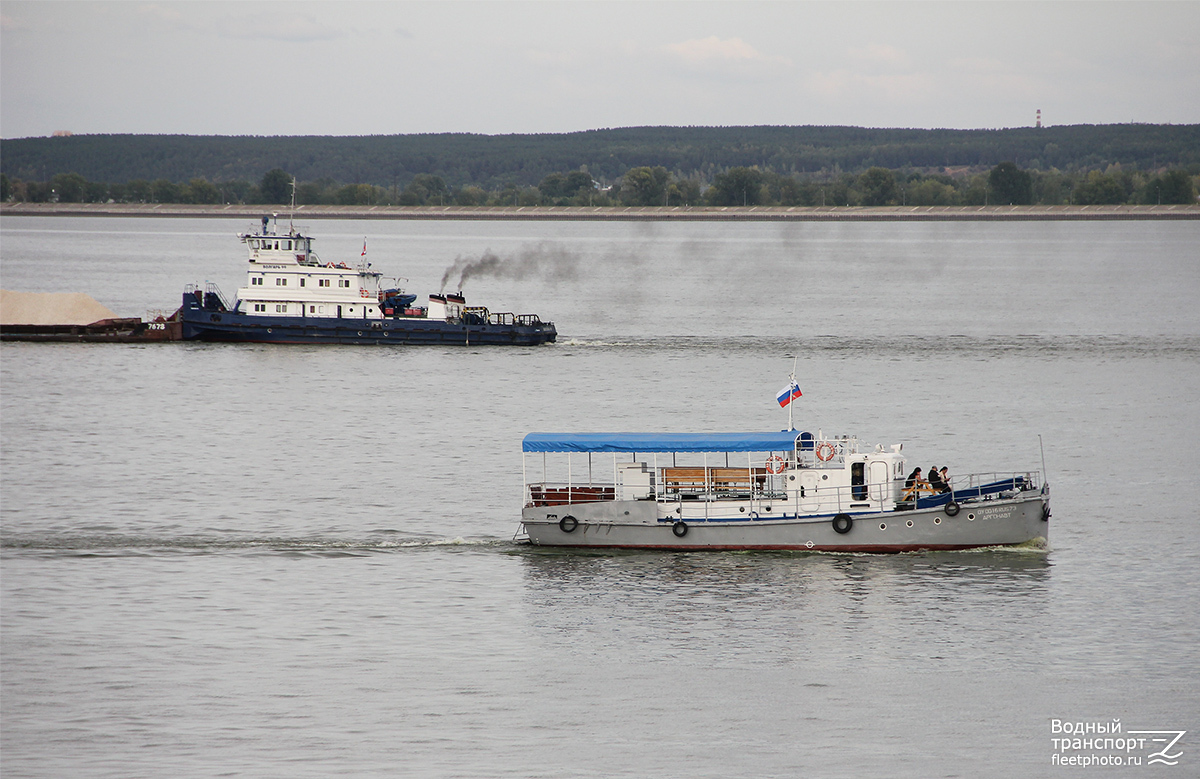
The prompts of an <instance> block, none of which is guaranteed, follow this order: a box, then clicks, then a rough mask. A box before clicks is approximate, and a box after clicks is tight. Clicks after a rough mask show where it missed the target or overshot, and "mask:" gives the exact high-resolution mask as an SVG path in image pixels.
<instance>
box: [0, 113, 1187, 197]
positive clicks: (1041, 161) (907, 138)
mask: <svg viewBox="0 0 1200 779" xmlns="http://www.w3.org/2000/svg"><path fill="white" fill-rule="evenodd" d="M1004 161H1011V162H1015V163H1016V164H1017V165H1018V166H1019V167H1021V168H1029V169H1033V170H1049V169H1051V168H1057V169H1059V170H1064V171H1086V170H1095V169H1100V170H1103V169H1106V168H1108V167H1109V166H1110V165H1113V164H1119V165H1120V166H1122V167H1124V168H1126V169H1128V168H1134V169H1139V170H1152V169H1159V168H1164V167H1187V166H1192V165H1196V164H1200V125H1146V124H1122V125H1075V126H1063V127H1045V128H1014V129H1004V130H905V129H867V128H861V127H630V128H621V129H610V130H591V131H587V132H578V133H565V134H552V135H551V134H546V135H469V134H440V135H375V136H361V137H328V136H288V137H250V136H237V137H233V136H188V135H76V136H70V137H54V138H19V139H12V140H5V141H2V142H0V172H3V173H4V174H5V175H6V176H8V177H10V178H14V179H24V180H27V181H49V180H50V179H51V178H53V177H54V176H56V175H61V174H67V173H76V174H79V175H81V176H83V177H84V178H85V179H87V180H89V181H99V182H109V183H114V184H117V183H124V182H129V181H132V180H147V181H152V180H158V179H166V180H168V181H172V182H181V183H182V182H187V181H190V180H193V179H197V178H202V179H206V180H208V181H233V180H238V179H241V180H248V181H257V180H259V179H261V178H262V176H263V175H264V174H265V173H266V172H267V171H269V170H271V169H274V168H281V169H283V170H285V171H286V172H287V173H289V174H290V175H293V176H295V177H296V178H297V179H298V180H299V181H301V182H306V181H320V180H325V181H327V182H339V183H355V184H371V185H377V186H381V187H389V188H396V187H400V188H403V187H404V186H406V185H407V184H408V183H409V182H410V181H412V180H413V178H414V177H415V176H417V175H420V174H426V175H433V176H438V177H440V178H441V179H442V180H443V181H444V182H445V183H446V184H447V185H448V186H450V187H455V188H457V187H464V186H468V185H474V186H478V187H482V188H484V189H488V190H496V189H499V188H501V187H504V186H512V185H517V186H535V185H537V184H538V183H539V182H540V181H542V180H543V179H544V178H545V177H546V176H547V175H549V174H552V173H555V172H565V171H572V170H579V169H580V168H581V167H586V170H587V171H588V172H589V173H591V174H592V176H594V177H595V178H596V179H597V180H598V181H601V182H612V181H616V180H618V179H620V178H621V176H623V175H624V174H625V173H626V172H627V171H629V170H630V169H631V168H635V167H639V166H647V167H657V166H661V167H663V168H666V169H667V170H668V171H670V172H671V174H672V175H673V176H675V177H676V178H679V179H696V180H699V181H703V182H711V181H712V180H713V179H714V177H715V176H716V174H718V173H721V172H722V171H725V170H728V169H730V168H735V167H754V166H757V167H758V168H760V169H762V170H764V171H766V172H769V173H774V174H780V175H785V176H794V175H798V174H799V175H801V176H834V175H840V174H845V173H861V172H862V171H865V170H866V169H868V168H871V167H874V166H878V167H883V168H889V169H894V170H900V169H905V168H916V169H934V168H943V167H952V168H953V167H964V166H967V167H974V168H985V167H991V166H994V165H996V164H998V163H1000V162H1004Z"/></svg>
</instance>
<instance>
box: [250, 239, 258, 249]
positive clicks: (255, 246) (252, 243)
mask: <svg viewBox="0 0 1200 779" xmlns="http://www.w3.org/2000/svg"><path fill="white" fill-rule="evenodd" d="M250 248H251V249H257V248H258V241H251V242H250Z"/></svg>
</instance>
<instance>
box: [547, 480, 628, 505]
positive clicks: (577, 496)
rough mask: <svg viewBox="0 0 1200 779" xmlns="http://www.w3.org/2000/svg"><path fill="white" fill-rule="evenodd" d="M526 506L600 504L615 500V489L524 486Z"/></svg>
mask: <svg viewBox="0 0 1200 779" xmlns="http://www.w3.org/2000/svg"><path fill="white" fill-rule="evenodd" d="M526 488H527V492H528V494H527V495H526V500H525V503H526V505H528V506H563V505H566V504H568V503H600V502H603V501H608V500H615V499H616V494H617V491H616V488H615V487H614V486H613V485H611V484H601V485H583V484H569V483H551V482H542V483H538V484H528V485H526Z"/></svg>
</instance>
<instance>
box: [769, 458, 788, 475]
mask: <svg viewBox="0 0 1200 779" xmlns="http://www.w3.org/2000/svg"><path fill="white" fill-rule="evenodd" d="M786 465H787V463H785V462H784V461H783V458H782V457H780V456H779V455H777V454H773V455H771V456H770V457H768V458H767V473H783V469H784V467H785V466H786Z"/></svg>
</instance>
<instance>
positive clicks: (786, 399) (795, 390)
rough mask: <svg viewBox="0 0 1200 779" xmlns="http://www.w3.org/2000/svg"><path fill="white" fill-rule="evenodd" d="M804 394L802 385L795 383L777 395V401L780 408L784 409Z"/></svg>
mask: <svg viewBox="0 0 1200 779" xmlns="http://www.w3.org/2000/svg"><path fill="white" fill-rule="evenodd" d="M803 394H804V393H802V392H801V391H800V385H799V384H797V383H796V382H794V381H793V382H792V383H791V384H789V385H787V386H786V387H784V388H783V389H781V390H779V392H777V393H776V394H775V400H777V401H779V405H780V407H784V406H787V404H789V403H791V402H792V401H793V400H795V399H796V398H798V397H800V396H801V395H803Z"/></svg>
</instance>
